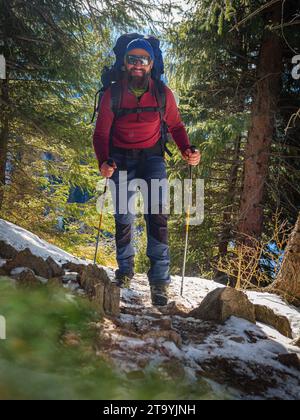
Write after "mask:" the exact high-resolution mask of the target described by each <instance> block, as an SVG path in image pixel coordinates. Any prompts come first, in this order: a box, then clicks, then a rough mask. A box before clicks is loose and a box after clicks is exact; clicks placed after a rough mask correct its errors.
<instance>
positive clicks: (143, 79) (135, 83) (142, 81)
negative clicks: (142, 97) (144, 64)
mask: <svg viewBox="0 0 300 420" xmlns="http://www.w3.org/2000/svg"><path fill="white" fill-rule="evenodd" d="M150 77H151V72H149V73H146V72H144V74H143V76H132V73H131V71H130V72H128V84H129V86H130V87H131V88H133V89H146V88H147V87H148V84H149V80H150Z"/></svg>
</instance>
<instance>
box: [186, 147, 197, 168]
mask: <svg viewBox="0 0 300 420" xmlns="http://www.w3.org/2000/svg"><path fill="white" fill-rule="evenodd" d="M182 157H183V159H184V160H186V161H187V163H188V164H189V165H192V166H196V165H198V164H199V163H200V161H201V153H200V152H199V150H197V149H196V150H195V151H194V152H192V150H191V149H190V148H189V149H186V150H185V151H184V153H182Z"/></svg>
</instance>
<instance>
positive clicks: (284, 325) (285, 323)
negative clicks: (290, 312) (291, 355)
mask: <svg viewBox="0 0 300 420" xmlns="http://www.w3.org/2000/svg"><path fill="white" fill-rule="evenodd" d="M254 307H255V318H256V321H258V322H261V323H263V324H267V325H270V326H271V327H273V328H275V330H277V331H279V332H280V334H282V335H284V336H285V337H288V338H293V333H292V328H291V325H290V322H289V320H288V319H287V318H286V317H285V316H282V315H277V314H275V312H274V311H273V310H272V309H271V308H268V307H267V306H263V305H254Z"/></svg>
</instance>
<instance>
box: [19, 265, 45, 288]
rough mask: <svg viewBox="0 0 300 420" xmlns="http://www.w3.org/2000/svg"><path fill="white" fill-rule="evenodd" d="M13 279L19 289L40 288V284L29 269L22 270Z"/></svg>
mask: <svg viewBox="0 0 300 420" xmlns="http://www.w3.org/2000/svg"><path fill="white" fill-rule="evenodd" d="M14 279H15V280H16V282H17V286H19V287H25V288H27V287H28V288H30V287H39V286H41V282H40V281H39V279H38V278H37V277H36V276H35V275H34V273H33V271H32V270H30V269H24V270H23V271H21V272H20V273H19V274H17V275H15V276H14Z"/></svg>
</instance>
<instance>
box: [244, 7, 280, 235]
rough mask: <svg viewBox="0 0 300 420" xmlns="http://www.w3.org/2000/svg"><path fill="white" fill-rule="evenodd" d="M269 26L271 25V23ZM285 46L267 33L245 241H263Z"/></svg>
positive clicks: (255, 109)
mask: <svg viewBox="0 0 300 420" xmlns="http://www.w3.org/2000/svg"><path fill="white" fill-rule="evenodd" d="M280 18H281V8H280V7H276V8H274V9H273V10H271V11H270V13H268V17H267V18H266V24H268V25H269V24H270V22H271V23H272V24H278V23H279V22H280ZM267 22H268V23H267ZM282 54H283V46H282V42H281V39H280V37H279V36H278V35H277V34H276V32H275V31H270V30H269V29H266V31H265V35H264V37H263V42H262V45H261V50H260V56H259V62H258V67H257V82H256V93H255V95H254V98H253V104H252V120H251V127H250V130H249V134H248V142H247V146H246V151H245V163H244V183H243V192H242V197H241V205H240V216H239V224H238V232H239V233H240V237H241V241H242V242H248V241H247V239H246V238H247V237H249V236H250V237H255V238H257V239H258V238H259V237H260V236H261V233H262V229H263V198H264V192H265V185H266V179H267V175H268V169H269V158H270V152H271V145H272V137H273V133H274V128H275V115H276V110H277V103H278V99H279V93H280V85H281V83H280V82H281V74H282V66H283V64H282Z"/></svg>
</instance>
